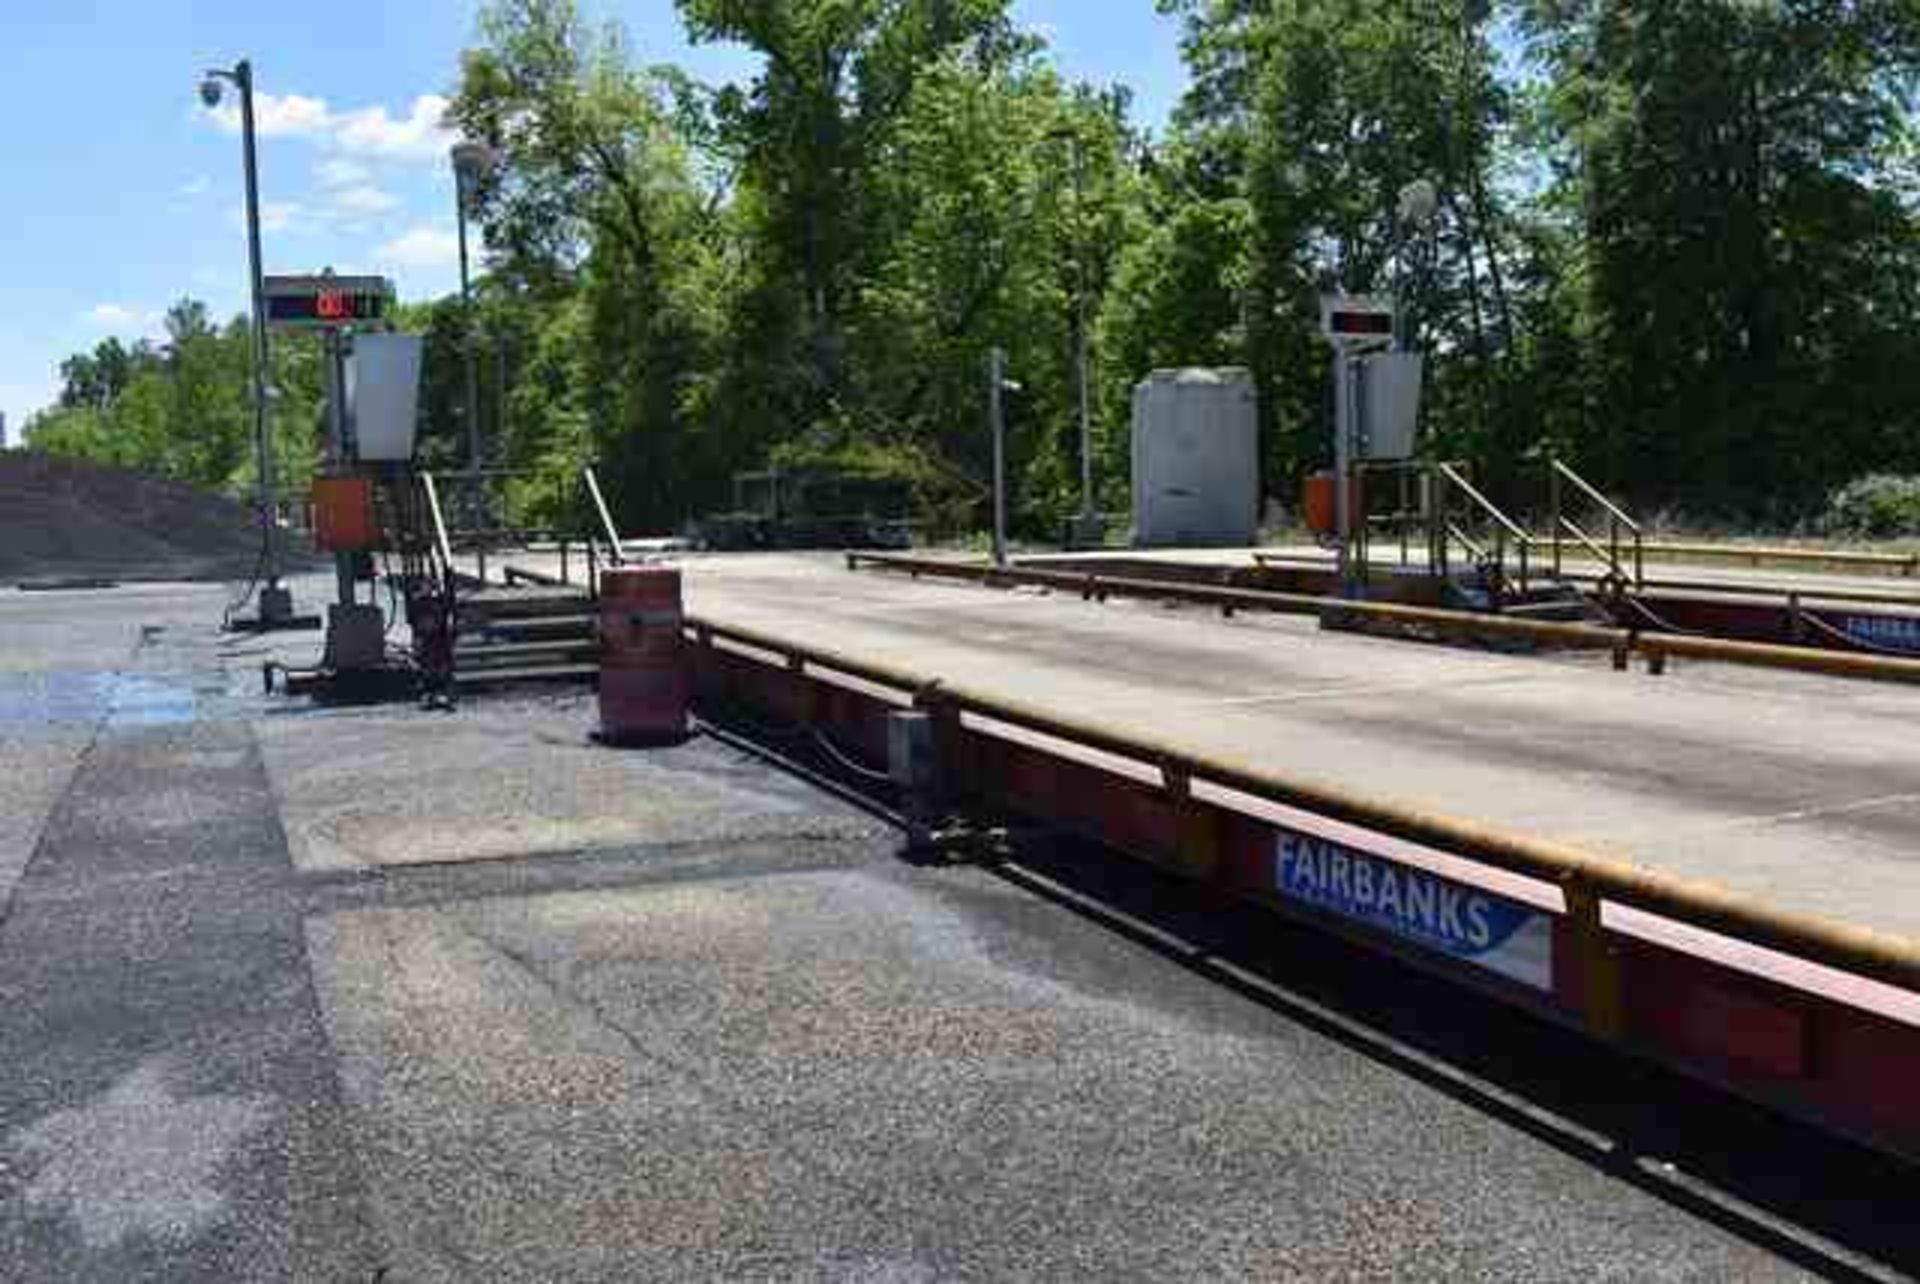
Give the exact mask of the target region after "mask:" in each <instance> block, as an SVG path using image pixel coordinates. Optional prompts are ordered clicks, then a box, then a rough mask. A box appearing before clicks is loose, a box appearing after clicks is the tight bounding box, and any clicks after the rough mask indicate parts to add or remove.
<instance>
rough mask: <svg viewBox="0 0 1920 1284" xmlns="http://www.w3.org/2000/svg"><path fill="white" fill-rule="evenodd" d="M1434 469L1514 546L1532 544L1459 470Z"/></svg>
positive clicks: (1438, 467)
mask: <svg viewBox="0 0 1920 1284" xmlns="http://www.w3.org/2000/svg"><path fill="white" fill-rule="evenodd" d="M1435 467H1436V468H1437V469H1438V470H1439V473H1440V475H1441V476H1442V477H1444V478H1446V479H1447V481H1448V483H1449V484H1451V485H1453V486H1457V487H1459V488H1460V490H1462V491H1463V492H1465V493H1466V496H1467V498H1468V499H1471V500H1472V501H1473V502H1474V503H1475V504H1476V505H1477V506H1478V507H1479V509H1480V511H1481V512H1482V513H1484V514H1486V515H1487V516H1488V517H1491V518H1492V519H1493V520H1494V521H1495V522H1496V523H1498V524H1499V525H1500V527H1501V528H1502V529H1503V530H1505V531H1506V532H1507V534H1509V535H1511V536H1512V537H1513V540H1514V543H1515V544H1517V545H1519V546H1520V547H1521V548H1526V547H1528V546H1529V545H1531V544H1532V543H1533V542H1534V540H1533V536H1531V535H1529V534H1527V532H1526V531H1524V530H1522V529H1521V528H1520V524H1519V523H1518V522H1516V521H1514V520H1513V519H1512V518H1511V517H1508V516H1507V515H1506V514H1505V513H1503V512H1501V511H1500V508H1499V506H1498V505H1496V504H1495V503H1494V502H1493V501H1492V500H1490V499H1488V498H1487V497H1486V496H1485V495H1482V494H1481V493H1480V492H1479V491H1477V490H1475V489H1474V486H1473V483H1472V482H1470V481H1468V480H1467V479H1466V478H1465V477H1462V476H1461V475H1460V470H1459V469H1457V468H1455V467H1454V466H1453V465H1452V464H1436V465H1435Z"/></svg>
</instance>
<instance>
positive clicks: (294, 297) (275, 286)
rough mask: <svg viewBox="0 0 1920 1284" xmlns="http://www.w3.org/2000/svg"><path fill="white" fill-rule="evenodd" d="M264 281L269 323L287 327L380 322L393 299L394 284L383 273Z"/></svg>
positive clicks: (332, 326)
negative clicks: (380, 274)
mask: <svg viewBox="0 0 1920 1284" xmlns="http://www.w3.org/2000/svg"><path fill="white" fill-rule="evenodd" d="M262 284H263V285H264V287H265V293H266V307H267V324H268V325H272V326H279V327H281V328H283V329H296V330H328V329H336V328H341V327H345V326H373V325H379V324H381V323H383V322H384V321H385V320H386V319H387V314H388V312H389V311H390V310H391V308H392V303H393V286H392V284H391V283H390V282H389V281H388V280H387V279H386V278H385V277H382V276H334V275H332V274H331V273H322V274H321V275H319V276H270V277H267V278H266V279H265V280H264V281H263V282H262Z"/></svg>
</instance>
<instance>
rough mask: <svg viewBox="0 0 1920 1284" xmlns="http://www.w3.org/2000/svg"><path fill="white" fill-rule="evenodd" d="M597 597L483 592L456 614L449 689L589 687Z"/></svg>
mask: <svg viewBox="0 0 1920 1284" xmlns="http://www.w3.org/2000/svg"><path fill="white" fill-rule="evenodd" d="M594 605H595V598H594V597H593V596H592V595H591V594H589V593H588V592H587V591H586V589H584V588H579V589H571V588H551V587H544V586H543V587H532V588H524V587H519V586H506V585H488V586H486V587H482V588H473V589H469V590H468V591H467V592H466V593H464V594H463V595H462V596H461V597H460V599H459V603H458V605H457V607H456V608H455V611H454V630H453V674H452V676H453V682H454V684H455V686H456V687H457V688H459V689H461V690H472V689H476V688H479V687H487V686H503V685H507V684H510V683H519V682H592V681H594V680H595V679H596V678H597V677H598V676H599V673H600V658H599V638H598V636H597V634H596V633H595V631H594Z"/></svg>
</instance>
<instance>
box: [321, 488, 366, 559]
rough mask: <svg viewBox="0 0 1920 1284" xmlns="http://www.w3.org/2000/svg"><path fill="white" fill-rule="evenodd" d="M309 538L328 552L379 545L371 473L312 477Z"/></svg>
mask: <svg viewBox="0 0 1920 1284" xmlns="http://www.w3.org/2000/svg"><path fill="white" fill-rule="evenodd" d="M313 542H314V543H316V544H318V545H319V546H320V547H321V548H324V549H326V550H327V551H328V552H330V553H358V552H361V551H363V550H365V549H370V548H378V547H379V546H380V523H379V522H378V521H376V520H375V519H374V514H373V479H372V478H371V477H318V478H315V479H314V483H313Z"/></svg>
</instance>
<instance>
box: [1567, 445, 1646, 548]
mask: <svg viewBox="0 0 1920 1284" xmlns="http://www.w3.org/2000/svg"><path fill="white" fill-rule="evenodd" d="M1549 462H1551V463H1552V464H1553V468H1554V471H1555V472H1557V473H1559V474H1560V475H1561V476H1562V477H1564V478H1566V479H1567V480H1568V481H1570V482H1572V483H1573V484H1574V485H1575V486H1578V487H1579V488H1580V493H1581V494H1583V495H1585V496H1586V497H1587V498H1588V499H1590V500H1592V501H1593V502H1594V503H1596V504H1598V505H1600V507H1601V508H1603V509H1605V510H1606V513H1607V515H1608V516H1609V517H1611V518H1613V520H1614V521H1616V522H1619V523H1620V524H1621V525H1622V526H1624V527H1626V528H1627V529H1628V530H1629V531H1631V532H1632V533H1633V534H1635V535H1638V534H1640V523H1639V522H1636V521H1634V520H1633V518H1631V517H1629V516H1627V514H1626V513H1625V512H1624V511H1623V510H1622V509H1621V508H1620V506H1619V505H1618V504H1616V503H1614V502H1613V501H1612V500H1610V499H1608V498H1607V497H1606V496H1605V495H1604V494H1602V493H1601V492H1600V491H1599V490H1598V489H1597V488H1595V487H1594V486H1593V485H1591V484H1590V483H1589V482H1588V481H1587V479H1586V478H1584V477H1582V476H1581V475H1580V474H1579V473H1576V472H1574V471H1573V469H1571V468H1569V467H1567V466H1566V464H1564V463H1562V462H1561V461H1560V459H1559V458H1558V457H1555V458H1554V459H1552V460H1550V461H1549Z"/></svg>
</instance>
